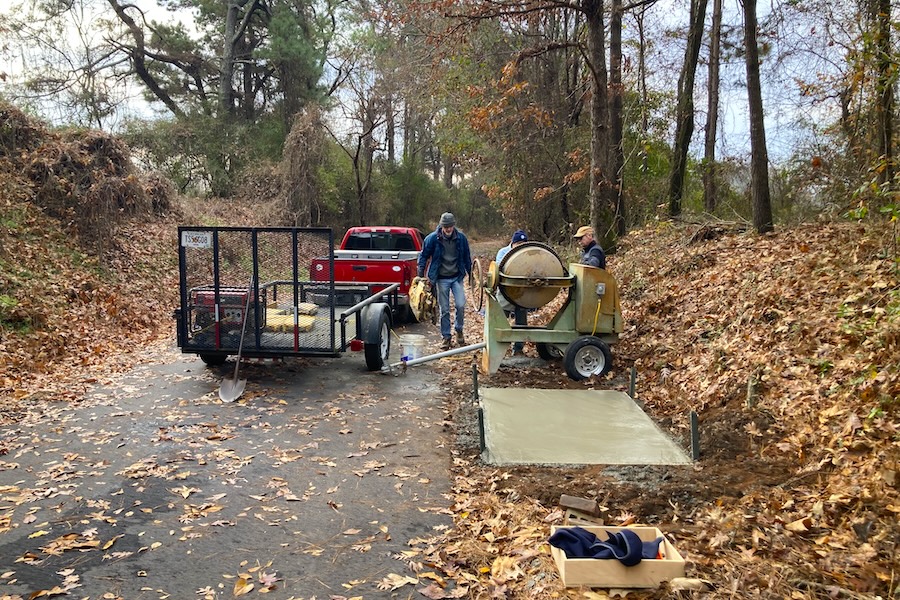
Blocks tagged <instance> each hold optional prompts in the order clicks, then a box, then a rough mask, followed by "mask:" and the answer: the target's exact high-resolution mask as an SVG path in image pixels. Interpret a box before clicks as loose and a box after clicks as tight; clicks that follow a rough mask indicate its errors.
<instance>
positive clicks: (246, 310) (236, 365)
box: [234, 274, 253, 383]
mask: <svg viewBox="0 0 900 600" xmlns="http://www.w3.org/2000/svg"><path fill="white" fill-rule="evenodd" d="M252 294H253V275H252V274H251V275H250V283H249V284H247V302H246V303H244V318H243V319H242V322H241V341H240V342H238V353H237V360H236V361H235V363H234V381H235V383H237V380H238V368H239V367H240V366H241V351H242V350H243V349H244V334H245V333H247V316H248V313H249V312H250V296H251V295H252Z"/></svg>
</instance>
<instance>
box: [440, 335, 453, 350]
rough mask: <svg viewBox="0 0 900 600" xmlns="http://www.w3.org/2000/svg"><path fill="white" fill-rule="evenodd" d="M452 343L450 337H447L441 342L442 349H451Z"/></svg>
mask: <svg viewBox="0 0 900 600" xmlns="http://www.w3.org/2000/svg"><path fill="white" fill-rule="evenodd" d="M450 344H451V341H450V338H448V337H445V338H444V341H443V342H441V350H449V349H450Z"/></svg>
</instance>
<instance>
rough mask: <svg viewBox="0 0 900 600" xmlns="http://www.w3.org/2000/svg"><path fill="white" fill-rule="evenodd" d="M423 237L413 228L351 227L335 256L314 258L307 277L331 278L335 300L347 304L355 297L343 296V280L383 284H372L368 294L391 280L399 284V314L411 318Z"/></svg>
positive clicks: (351, 282) (388, 283) (350, 282)
mask: <svg viewBox="0 0 900 600" xmlns="http://www.w3.org/2000/svg"><path fill="white" fill-rule="evenodd" d="M424 239H425V236H424V235H423V234H422V232H421V231H420V230H418V229H416V228H414V227H384V226H373V227H351V228H350V229H348V230H347V233H345V234H344V239H343V240H341V245H340V248H339V249H338V250H335V251H334V256H332V257H327V256H326V257H321V258H316V259H313V262H312V265H311V269H310V279H311V280H312V281H331V280H332V279H333V280H334V282H335V286H336V288H335V293H336V294H337V298H338V299H337V302H338V303H340V304H346V305H348V306H350V305H353V304H354V303H355V301H358V300H356V297H355V296H353V295H352V294H345V296H347V297H346V298H342V296H341V294H340V285H341V284H342V283H343V284H360V283H383V284H385V286H383V287H378V286H373V287H372V289H371V292H370V293H375V292H378V291H380V290H382V289H384V287H387V285H390V284H392V283H399V284H400V289H399V290H397V307H396V308H397V313H398V316H399V317H400V318H401V319H404V320H409V319H412V311H410V310H409V286H410V285H411V284H412V280H413V278H414V277H415V276H416V268H417V263H418V260H419V253H420V252H421V251H422V243H423V241H424ZM332 268H333V269H334V272H333V273H332V272H331V271H332Z"/></svg>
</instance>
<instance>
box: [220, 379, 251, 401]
mask: <svg viewBox="0 0 900 600" xmlns="http://www.w3.org/2000/svg"><path fill="white" fill-rule="evenodd" d="M245 387H247V380H246V379H238V380H234V379H230V378H228V377H226V378H225V379H223V380H222V385H220V386H219V399H220V400H222V402H234V401H235V400H237V399H238V398H240V397H241V394H243V393H244V388H245Z"/></svg>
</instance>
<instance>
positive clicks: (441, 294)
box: [436, 279, 466, 338]
mask: <svg viewBox="0 0 900 600" xmlns="http://www.w3.org/2000/svg"><path fill="white" fill-rule="evenodd" d="M436 287H437V301H438V307H439V308H440V309H441V337H443V338H448V337H450V333H451V331H450V292H453V304H454V306H456V319H455V321H454V322H453V328H454V329H456V330H457V331H462V330H463V314H464V313H465V310H466V288H465V286H464V285H463V283H462V280H456V279H438V280H437V286H436Z"/></svg>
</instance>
